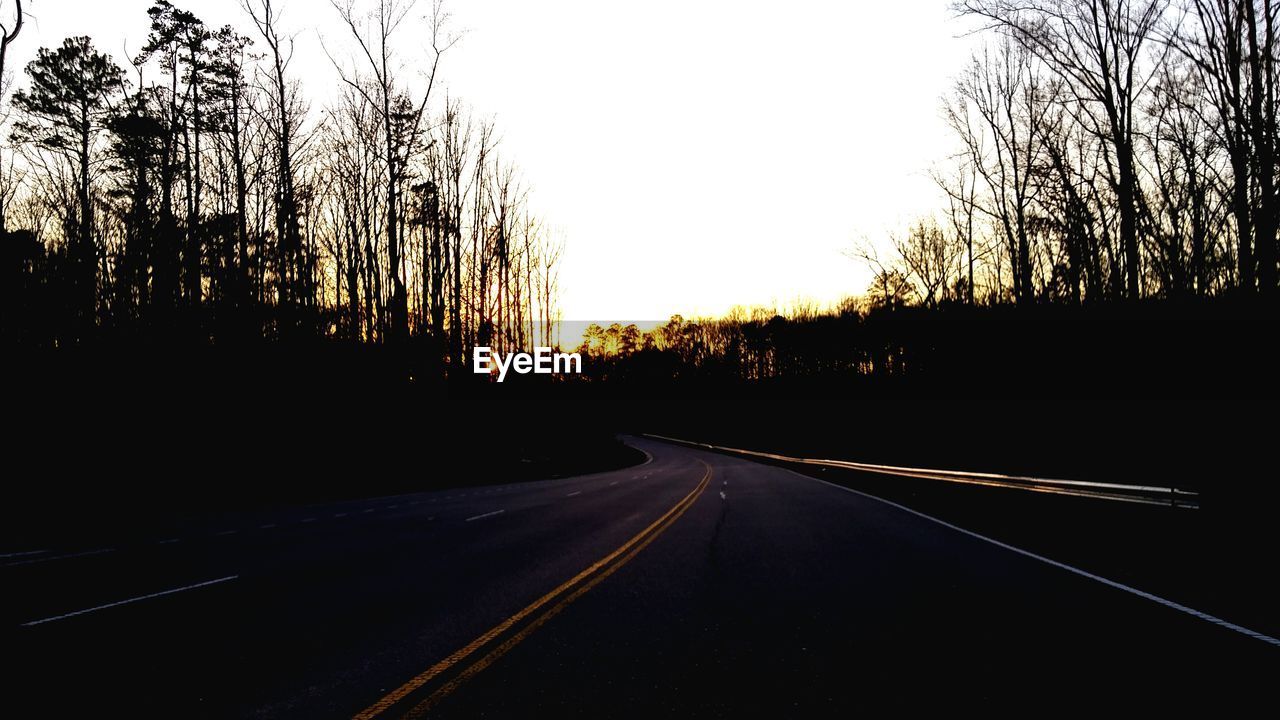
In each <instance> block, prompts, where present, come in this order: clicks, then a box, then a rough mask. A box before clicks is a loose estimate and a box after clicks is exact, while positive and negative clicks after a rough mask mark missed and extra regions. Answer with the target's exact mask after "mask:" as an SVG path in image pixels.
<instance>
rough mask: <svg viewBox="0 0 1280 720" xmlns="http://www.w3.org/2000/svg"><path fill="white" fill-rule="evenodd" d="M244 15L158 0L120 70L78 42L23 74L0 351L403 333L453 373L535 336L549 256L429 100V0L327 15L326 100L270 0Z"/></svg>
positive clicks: (432, 63)
mask: <svg viewBox="0 0 1280 720" xmlns="http://www.w3.org/2000/svg"><path fill="white" fill-rule="evenodd" d="M15 4H16V15H15V17H16V22H14V23H13V24H12V26H9V25H6V26H5V28H4V31H3V33H2V35H0V38H2V39H0V63H2V62H3V59H4V57H5V51H6V50H7V49H8V48H9V46H10V43H11V42H13V41H14V40H15V39H17V38H18V37H19V32H20V30H21V29H22V21H23V8H22V3H21V2H20V0H19V1H18V2H16V3H15ZM242 10H243V13H244V20H245V22H244V26H245V29H246V30H247V32H244V33H242V30H241V29H237V28H234V27H231V26H225V27H221V28H212V27H209V26H207V25H206V24H205V23H204V22H203V21H202V20H201V19H200V18H199V17H197V16H196V15H195V14H193V13H192V12H189V11H187V10H184V9H182V8H180V7H179V6H177V5H175V4H173V3H171V2H169V0H156V2H155V3H154V5H152V7H151V8H150V9H149V10H148V18H146V19H140V20H144V21H146V20H149V34H148V36H147V40H146V43H145V45H143V47H142V48H141V50H140V51H139V52H138V53H137V54H135V55H134V56H132V57H128V58H125V59H124V61H125V62H124V64H123V65H121V64H120V63H118V62H117V60H116V59H115V58H113V57H112V56H111V55H110V54H108V53H105V52H103V51H101V50H99V49H98V48H97V47H96V46H95V44H94V42H93V40H92V39H91V38H89V37H74V38H67V39H66V40H65V41H63V42H62V44H61V45H60V46H58V47H54V48H40V49H39V50H38V52H37V55H36V58H35V59H34V60H32V61H31V62H30V63H29V64H28V65H27V66H26V67H25V68H24V71H23V73H22V79H21V80H20V81H19V82H17V83H15V85H17V86H18V88H17V89H16V91H14V92H13V93H12V94H11V96H12V97H11V103H9V106H8V107H6V117H5V121H4V127H5V128H6V130H7V132H6V136H7V139H8V140H9V142H8V144H7V145H6V146H4V147H0V246H3V264H4V266H3V272H4V274H5V275H6V277H5V278H4V280H3V287H4V293H5V295H6V297H4V298H2V299H0V301H2V306H3V308H4V318H3V321H2V322H0V332H2V333H3V337H4V339H5V341H7V342H10V343H17V344H21V345H26V346H33V347H68V346H82V345H86V344H91V343H95V342H101V341H110V340H116V339H125V340H128V341H134V340H137V339H139V338H144V339H155V340H160V341H166V342H167V341H173V340H179V341H183V342H193V343H196V344H235V343H244V342H255V341H260V340H291V341H292V340H312V339H326V340H336V341H343V342H349V343H354V344H374V345H385V346H392V347H403V346H405V345H406V344H407V343H410V342H414V343H422V344H424V345H425V347H427V348H428V349H429V351H430V352H431V353H433V354H434V355H436V356H437V357H439V358H440V359H441V360H442V361H452V362H454V363H457V362H460V361H461V360H462V359H463V353H464V348H466V347H470V346H471V345H474V344H483V345H491V346H495V347H498V348H514V347H524V346H526V345H531V344H533V342H535V341H537V342H541V343H543V344H551V343H550V333H551V328H552V326H553V324H554V322H555V321H556V320H558V319H559V312H560V311H559V301H558V298H559V278H558V272H559V264H560V258H561V255H562V253H563V243H562V242H561V241H560V240H559V238H558V235H557V234H556V233H555V232H554V231H553V229H552V228H551V227H550V226H549V225H548V224H547V223H546V222H545V221H544V220H542V218H540V217H539V216H538V215H537V214H535V212H534V211H533V208H532V207H531V202H530V198H529V191H528V186H527V184H526V183H525V182H524V181H523V179H522V176H521V174H520V172H519V169H518V168H517V166H516V165H515V164H514V163H513V162H512V161H511V159H510V158H508V157H506V156H505V155H504V154H503V153H502V152H501V143H500V142H499V136H498V134H497V131H496V129H495V127H494V124H493V122H492V121H490V120H488V119H484V118H482V117H478V116H477V115H476V114H475V113H474V112H472V111H471V110H470V109H469V108H468V107H467V106H466V105H465V104H464V103H463V102H461V101H460V100H459V99H458V98H456V97H451V96H444V97H441V96H442V93H443V90H442V89H441V87H440V85H441V83H440V82H439V78H438V75H439V72H440V69H441V67H442V61H443V60H444V59H445V58H446V57H447V55H448V53H449V51H450V50H451V49H452V48H453V47H454V45H455V43H456V42H457V37H456V36H454V35H452V34H451V33H450V30H449V23H448V19H449V18H448V14H447V12H446V11H445V8H444V7H443V5H442V4H441V2H440V0H433V2H432V3H431V5H430V6H429V7H426V8H425V9H423V8H417V7H416V5H415V2H414V0H368V1H367V2H365V1H363V0H333V2H332V3H330V4H326V6H325V8H324V10H325V11H326V12H331V13H334V16H335V17H336V18H337V19H338V20H340V22H341V25H342V27H343V28H344V33H345V38H344V43H343V47H346V48H350V49H349V52H347V53H346V54H345V55H343V54H339V53H335V52H330V49H329V48H328V47H327V46H326V52H328V53H329V56H330V59H331V60H332V63H333V66H334V70H335V72H336V74H337V77H338V78H339V81H340V92H339V93H338V95H337V99H336V100H334V101H332V102H330V103H329V104H328V105H327V106H325V107H321V108H316V107H314V106H313V104H312V103H311V102H310V101H309V100H308V98H307V95H306V93H305V89H304V88H303V87H302V86H301V83H300V82H299V80H298V79H297V77H296V75H295V73H294V70H293V68H292V67H291V60H292V58H293V52H294V34H293V33H294V30H293V29H292V28H291V27H289V26H287V25H286V23H285V22H284V18H283V17H282V13H281V8H280V3H279V2H278V0H276V1H273V0H244V2H243V3H242ZM411 45H414V46H421V49H422V50H423V51H424V52H425V54H426V57H427V58H428V64H427V67H426V68H425V71H424V72H423V73H421V75H422V77H421V78H420V79H419V78H418V77H417V73H416V72H413V73H411V72H410V71H408V70H406V68H405V66H404V64H403V62H402V60H401V59H400V55H399V54H398V51H401V50H403V49H404V48H407V47H410V46H411ZM4 70H5V68H3V67H2V66H0V74H3V72H4Z"/></svg>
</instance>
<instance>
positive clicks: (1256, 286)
mask: <svg viewBox="0 0 1280 720" xmlns="http://www.w3.org/2000/svg"><path fill="white" fill-rule="evenodd" d="M953 8H954V10H955V11H956V12H957V14H958V15H959V16H961V18H963V19H967V20H968V21H972V22H976V26H977V29H976V30H975V31H974V32H975V33H976V34H977V35H978V36H979V37H980V38H981V41H980V44H979V47H978V49H977V50H976V51H975V52H974V54H973V55H972V57H971V58H970V60H969V61H968V62H967V63H966V65H965V66H964V67H963V68H962V69H961V70H960V72H959V74H958V76H957V77H956V79H955V82H954V87H953V89H952V90H951V92H949V93H948V94H947V95H946V97H945V98H943V112H944V116H945V118H946V121H947V123H948V124H949V126H950V127H951V129H952V130H953V131H954V134H955V137H956V139H957V141H958V142H957V150H956V152H955V154H954V156H953V157H951V158H948V159H947V161H946V162H944V163H941V164H940V166H939V168H938V169H937V170H935V172H934V177H935V181H936V183H937V185H938V187H939V188H940V189H941V190H942V196H943V198H944V199H945V202H944V203H943V206H942V209H941V210H940V212H938V213H937V214H936V215H935V216H933V217H929V218H925V219H922V220H920V221H919V222H916V223H913V224H912V225H911V227H909V228H908V229H906V231H905V232H902V233H899V234H897V235H895V236H894V237H893V238H891V240H892V241H891V243H890V245H889V246H888V247H887V248H886V249H883V250H882V249H880V248H878V247H876V246H874V245H873V244H871V243H868V242H861V243H858V244H857V245H856V247H855V248H853V249H852V250H851V253H850V254H852V255H853V256H855V257H857V258H859V259H861V260H864V261H865V262H866V263H867V264H868V265H869V266H870V268H871V269H872V271H873V276H874V277H873V282H872V284H871V287H870V288H869V289H868V293H867V294H868V296H869V297H870V299H871V300H872V301H873V302H874V303H875V304H877V305H879V306H900V305H903V304H913V303H914V304H921V305H925V306H930V307H933V306H937V305H939V304H942V303H945V302H965V303H985V304H1000V303H1017V304H1026V303H1043V302H1055V303H1069V304H1081V303H1095V302H1098V301H1113V300H1133V299H1137V298H1143V297H1162V298H1174V297H1203V296H1212V295H1224V294H1240V295H1255V294H1264V295H1270V294H1273V293H1274V292H1275V290H1276V286H1277V267H1278V266H1277V251H1276V242H1277V240H1276V235H1277V226H1278V221H1280V218H1278V217H1277V211H1278V206H1280V195H1278V194H1277V186H1276V174H1277V161H1278V158H1277V143H1278V142H1280V139H1278V137H1277V123H1276V109H1277V102H1278V101H1280V100H1278V98H1277V93H1276V83H1277V77H1276V75H1277V62H1278V56H1280V40H1278V39H1277V31H1278V28H1277V13H1278V12H1280V9H1278V8H1280V6H1277V5H1276V4H1274V3H1271V2H1269V0H1262V1H1258V0H1026V1H1023V0H1019V1H1018V2H1011V1H1010V0H964V1H963V2H958V3H956V4H955V5H954V6H953Z"/></svg>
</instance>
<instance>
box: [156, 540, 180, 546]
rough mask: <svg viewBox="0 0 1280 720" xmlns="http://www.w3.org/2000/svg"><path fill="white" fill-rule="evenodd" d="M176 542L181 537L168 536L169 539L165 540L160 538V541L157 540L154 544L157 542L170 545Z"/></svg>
mask: <svg viewBox="0 0 1280 720" xmlns="http://www.w3.org/2000/svg"><path fill="white" fill-rule="evenodd" d="M176 542H182V538H169V539H167V540H160V541H157V542H156V544H157V545H172V544H174V543H176Z"/></svg>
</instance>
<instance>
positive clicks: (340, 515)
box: [333, 513, 347, 518]
mask: <svg viewBox="0 0 1280 720" xmlns="http://www.w3.org/2000/svg"><path fill="white" fill-rule="evenodd" d="M333 516H334V517H336V518H344V517H346V516H347V513H334V514H333Z"/></svg>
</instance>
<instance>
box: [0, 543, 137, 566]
mask: <svg viewBox="0 0 1280 720" xmlns="http://www.w3.org/2000/svg"><path fill="white" fill-rule="evenodd" d="M115 551H116V549H115V548H100V549H98V550H85V551H83V552H74V553H67V554H66V555H50V556H49V557H40V558H31V559H29V560H19V561H18V562H11V563H5V564H4V566H3V567H17V566H19V565H35V564H36V563H42V562H52V561H54V560H69V559H71V558H78V557H88V556H90V555H102V554H104V553H110V552H115Z"/></svg>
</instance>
